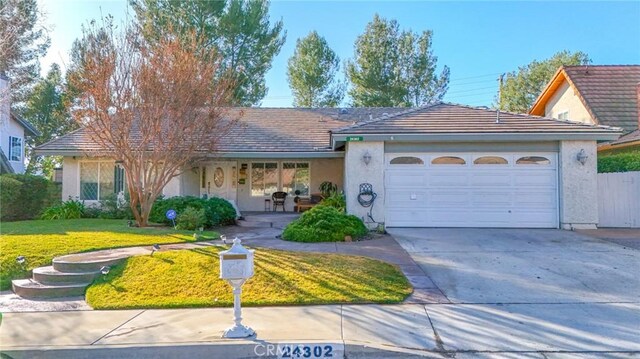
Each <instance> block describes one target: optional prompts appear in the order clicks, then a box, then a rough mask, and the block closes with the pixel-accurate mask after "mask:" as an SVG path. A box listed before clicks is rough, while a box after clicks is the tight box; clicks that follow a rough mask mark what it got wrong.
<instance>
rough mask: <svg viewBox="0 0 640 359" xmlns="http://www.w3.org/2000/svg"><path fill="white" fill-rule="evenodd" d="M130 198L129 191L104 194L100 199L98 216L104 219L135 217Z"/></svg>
mask: <svg viewBox="0 0 640 359" xmlns="http://www.w3.org/2000/svg"><path fill="white" fill-rule="evenodd" d="M129 200H130V197H129V194H128V193H126V194H125V193H120V194H115V193H111V194H108V195H106V196H104V197H103V198H102V200H101V201H100V213H99V215H98V217H100V218H104V219H133V212H131V207H130V206H129Z"/></svg>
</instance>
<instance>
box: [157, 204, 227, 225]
mask: <svg viewBox="0 0 640 359" xmlns="http://www.w3.org/2000/svg"><path fill="white" fill-rule="evenodd" d="M189 207H191V208H193V209H195V210H199V209H202V210H204V215H205V222H204V227H206V228H212V227H217V226H224V225H228V224H233V223H234V222H235V219H236V210H235V209H234V208H233V206H232V205H231V203H229V201H226V200H224V199H222V198H217V197H213V198H209V199H204V198H198V197H193V196H185V197H170V198H160V199H158V200H156V202H155V203H154V204H153V209H151V215H150V216H149V221H150V222H155V223H164V224H167V225H173V223H172V222H171V221H170V220H168V219H167V217H166V215H165V214H166V212H167V211H168V210H169V209H173V210H175V211H176V212H177V213H178V216H180V215H181V214H182V213H183V212H184V211H186V210H187V208H189Z"/></svg>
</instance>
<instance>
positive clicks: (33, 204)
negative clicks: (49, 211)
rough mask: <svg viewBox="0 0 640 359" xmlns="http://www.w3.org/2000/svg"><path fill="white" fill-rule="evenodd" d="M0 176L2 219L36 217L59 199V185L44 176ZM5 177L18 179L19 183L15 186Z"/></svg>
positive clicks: (13, 219)
mask: <svg viewBox="0 0 640 359" xmlns="http://www.w3.org/2000/svg"><path fill="white" fill-rule="evenodd" d="M0 177H2V178H3V180H2V182H1V184H2V187H1V188H0V191H1V192H2V200H3V201H2V206H1V210H0V220H2V221H15V220H24V219H34V218H38V217H39V216H40V214H41V213H42V211H43V209H44V208H46V207H49V206H51V205H52V204H54V203H56V202H58V201H60V197H59V196H60V195H59V186H56V184H55V183H53V182H51V181H49V180H48V179H46V178H44V177H40V176H33V175H23V174H5V175H2V176H0ZM7 179H12V180H14V181H18V182H20V183H21V185H20V186H17V185H16V183H15V182H12V181H7ZM5 182H6V183H7V187H5ZM5 190H6V192H7V193H5Z"/></svg>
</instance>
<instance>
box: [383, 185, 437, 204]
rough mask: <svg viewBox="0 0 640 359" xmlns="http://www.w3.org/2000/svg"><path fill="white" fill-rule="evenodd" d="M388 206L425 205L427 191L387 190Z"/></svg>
mask: <svg viewBox="0 0 640 359" xmlns="http://www.w3.org/2000/svg"><path fill="white" fill-rule="evenodd" d="M386 204H387V207H388V208H412V207H427V191H410V190H393V189H392V190H387V194H386Z"/></svg>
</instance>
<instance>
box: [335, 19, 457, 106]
mask: <svg viewBox="0 0 640 359" xmlns="http://www.w3.org/2000/svg"><path fill="white" fill-rule="evenodd" d="M432 37H433V33H432V32H431V31H423V32H422V33H420V34H418V33H414V32H412V31H400V25H399V24H398V22H397V21H396V20H386V19H383V18H381V17H380V16H378V15H377V14H376V15H375V16H374V18H373V21H371V22H370V23H369V24H367V27H366V29H365V32H364V33H363V34H362V35H360V36H359V37H358V39H357V40H356V43H355V47H354V52H355V54H354V58H353V60H350V61H349V62H348V63H347V77H348V79H349V81H350V83H351V90H350V91H349V94H350V96H351V99H352V101H353V105H354V106H358V107H360V106H400V107H411V106H420V105H424V104H427V103H429V102H433V101H438V100H441V99H442V97H443V96H444V95H445V93H446V91H447V89H448V84H449V68H448V67H447V66H444V68H443V70H442V72H441V73H440V74H437V73H436V66H437V61H438V58H437V57H436V56H435V55H433V51H432V49H431V47H432Z"/></svg>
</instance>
